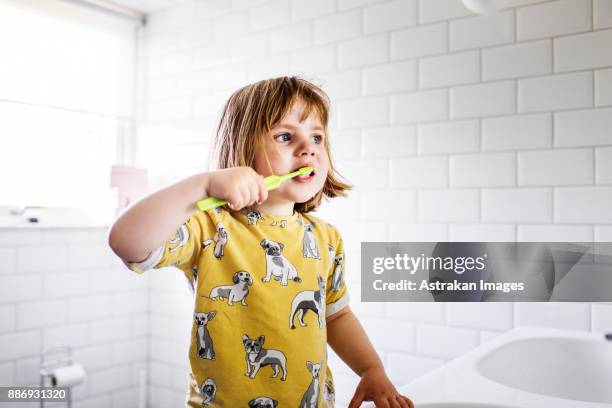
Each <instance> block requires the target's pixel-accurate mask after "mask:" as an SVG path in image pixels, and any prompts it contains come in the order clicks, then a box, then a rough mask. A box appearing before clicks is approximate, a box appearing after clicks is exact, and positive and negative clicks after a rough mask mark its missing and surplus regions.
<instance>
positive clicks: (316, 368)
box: [306, 361, 321, 378]
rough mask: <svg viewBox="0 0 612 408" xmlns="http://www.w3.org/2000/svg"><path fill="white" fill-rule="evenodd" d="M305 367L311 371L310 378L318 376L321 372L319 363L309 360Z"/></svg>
mask: <svg viewBox="0 0 612 408" xmlns="http://www.w3.org/2000/svg"><path fill="white" fill-rule="evenodd" d="M306 368H308V371H310V372H311V373H312V378H319V374H320V373H321V363H319V364H314V363H311V362H310V361H307V362H306Z"/></svg>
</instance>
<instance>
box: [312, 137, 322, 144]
mask: <svg viewBox="0 0 612 408" xmlns="http://www.w3.org/2000/svg"><path fill="white" fill-rule="evenodd" d="M314 138H315V140H316V143H323V136H321V135H314Z"/></svg>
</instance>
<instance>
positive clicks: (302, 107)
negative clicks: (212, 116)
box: [109, 77, 413, 408]
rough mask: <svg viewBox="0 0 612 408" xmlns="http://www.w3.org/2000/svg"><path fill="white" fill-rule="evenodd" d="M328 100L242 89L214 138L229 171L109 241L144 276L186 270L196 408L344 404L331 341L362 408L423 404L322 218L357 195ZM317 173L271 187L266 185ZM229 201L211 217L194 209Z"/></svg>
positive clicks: (299, 84)
mask: <svg viewBox="0 0 612 408" xmlns="http://www.w3.org/2000/svg"><path fill="white" fill-rule="evenodd" d="M328 112H329V100H328V98H327V96H326V95H325V93H324V92H323V91H322V90H321V89H320V88H318V87H317V86H315V85H313V84H312V83H309V82H307V81H305V80H303V79H300V78H296V77H281V78H274V79H269V80H265V81H260V82H257V83H255V84H251V85H248V86H246V87H244V88H242V89H240V90H238V91H236V92H235V93H234V94H233V95H232V96H231V97H230V98H229V100H228V102H227V103H226V105H225V108H224V111H223V114H222V116H221V120H220V123H219V127H218V130H217V135H216V139H215V153H216V160H217V163H216V165H217V166H216V167H217V168H218V170H215V171H210V172H202V173H199V174H196V175H194V176H191V177H189V178H186V179H184V180H182V181H180V182H178V183H176V184H173V185H170V186H169V187H166V188H164V189H162V190H160V191H157V192H155V193H153V194H151V195H149V196H147V197H145V198H143V199H141V200H140V201H138V202H136V203H134V204H133V205H132V206H131V207H130V208H128V209H127V210H126V211H124V212H123V213H122V214H121V215H120V216H119V217H118V218H117V220H116V221H115V223H114V225H113V226H112V228H111V230H110V233H109V245H110V246H111V248H112V249H113V251H114V252H115V253H116V254H117V255H118V256H119V257H120V258H121V259H122V260H123V261H124V263H125V264H126V265H127V266H128V267H129V268H130V269H131V270H133V271H135V272H138V273H142V272H144V271H145V270H147V269H151V268H161V267H163V266H169V265H172V266H175V267H177V268H179V269H180V270H182V271H183V273H184V274H185V276H186V277H187V279H188V281H189V283H190V286H191V288H192V289H193V293H194V314H193V325H192V329H191V344H190V348H189V360H190V364H191V372H190V373H189V374H188V381H189V391H188V396H187V399H186V406H188V407H202V406H211V407H231V408H238V407H249V408H256V407H266V408H275V407H281V408H283V407H287V408H295V407H300V408H305V407H308V408H314V407H321V408H322V407H333V406H334V384H333V378H332V374H331V372H330V370H329V367H328V365H327V343H329V344H330V345H331V347H332V348H333V349H334V351H335V352H336V353H337V354H338V356H340V357H341V358H342V359H343V360H344V361H345V362H346V363H347V364H348V365H349V366H350V367H351V368H352V369H353V371H355V373H357V374H358V375H359V376H360V377H361V381H360V383H359V385H358V386H357V390H356V391H355V394H354V397H353V399H352V400H351V403H350V406H349V408H356V407H359V405H360V404H361V402H362V401H374V403H375V404H376V406H377V407H385V408H400V407H401V408H408V407H410V408H412V407H413V404H412V402H411V401H410V400H409V399H408V398H407V397H405V396H402V395H399V393H398V392H397V390H396V389H395V387H394V386H393V385H392V384H391V382H390V381H389V379H388V378H387V376H386V374H385V371H384V368H383V365H382V362H381V360H380V358H379V357H378V355H377V354H376V352H375V351H374V349H373V347H372V345H371V344H370V342H369V340H368V338H367V336H366V334H365V332H364V330H363V329H362V327H361V325H360V324H359V322H358V320H357V318H356V317H355V315H354V314H353V313H352V312H351V310H350V308H349V295H348V292H347V288H346V285H345V273H346V267H345V255H344V248H343V241H342V237H341V236H340V233H339V232H338V230H337V229H336V228H335V227H334V226H332V225H330V224H327V223H326V222H325V221H323V220H321V219H319V218H317V217H314V216H312V215H311V214H310V213H311V212H312V211H313V210H315V209H316V208H317V207H318V206H319V205H320V203H321V199H322V197H323V196H326V197H336V196H345V195H346V192H345V191H346V190H348V189H350V187H351V186H349V185H347V184H345V183H343V182H341V181H339V180H338V178H337V177H336V172H335V170H334V166H333V163H332V160H331V155H330V148H329V140H328V134H327V122H328ZM305 166H311V167H313V168H314V171H313V172H312V173H311V174H310V175H306V176H302V177H299V178H293V179H291V180H289V181H286V182H285V183H283V184H282V185H281V187H280V188H278V189H276V190H272V191H270V192H268V191H267V190H266V188H265V186H264V177H265V176H268V175H272V174H286V173H289V172H292V171H294V170H296V169H298V168H301V167H305ZM205 197H220V198H223V199H226V200H227V201H228V203H229V204H228V205H225V206H223V207H217V208H215V209H212V210H207V211H204V212H201V211H197V210H196V207H195V206H194V204H195V202H196V201H198V200H200V199H202V198H205Z"/></svg>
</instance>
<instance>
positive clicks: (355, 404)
mask: <svg viewBox="0 0 612 408" xmlns="http://www.w3.org/2000/svg"><path fill="white" fill-rule="evenodd" d="M363 396H364V393H363V391H357V392H356V393H355V395H353V398H352V399H351V402H350V403H349V406H348V408H359V406H360V405H361V403H362V402H363Z"/></svg>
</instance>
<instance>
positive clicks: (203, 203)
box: [196, 167, 314, 211]
mask: <svg viewBox="0 0 612 408" xmlns="http://www.w3.org/2000/svg"><path fill="white" fill-rule="evenodd" d="M313 170H314V169H313V168H312V167H302V168H301V169H299V170H296V171H294V172H293V173H288V174H285V175H282V176H277V175H274V174H273V175H271V176H268V177H266V178H264V184H265V185H266V188H267V189H268V191H269V190H274V189H276V188H279V187H280V185H281V184H282V183H283V181H286V180H289V179H291V178H294V177H296V176H302V175H304V174H308V173H310V172H311V171H313ZM225 204H227V200H224V199H222V198H217V197H208V198H205V199H203V200H200V201H198V202H197V203H196V206H197V207H198V209H199V210H200V211H206V210H210V209H211V208H216V207H220V206H222V205H225Z"/></svg>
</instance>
